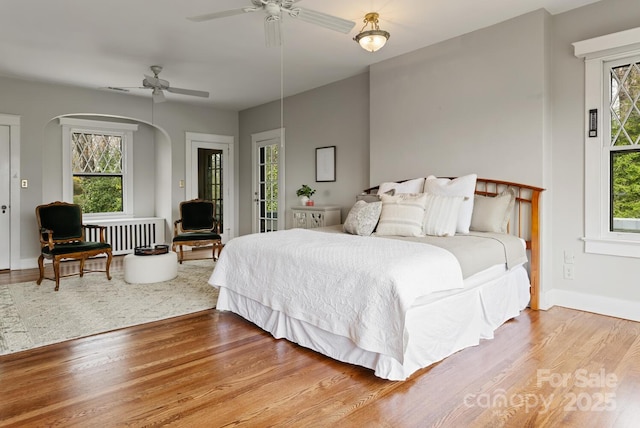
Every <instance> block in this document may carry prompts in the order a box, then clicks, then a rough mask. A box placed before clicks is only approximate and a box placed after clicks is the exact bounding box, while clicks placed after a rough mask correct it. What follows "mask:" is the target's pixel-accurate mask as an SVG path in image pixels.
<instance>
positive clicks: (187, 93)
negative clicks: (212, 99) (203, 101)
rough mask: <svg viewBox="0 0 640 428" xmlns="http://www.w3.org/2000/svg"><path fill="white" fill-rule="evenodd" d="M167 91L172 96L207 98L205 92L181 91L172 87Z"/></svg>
mask: <svg viewBox="0 0 640 428" xmlns="http://www.w3.org/2000/svg"><path fill="white" fill-rule="evenodd" d="M167 91H169V92H173V93H174V94H182V95H193V96H195V97H203V98H209V92H206V91H194V90H193V89H182V88H172V87H168V88H167Z"/></svg>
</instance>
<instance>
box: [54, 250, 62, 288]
mask: <svg viewBox="0 0 640 428" xmlns="http://www.w3.org/2000/svg"><path fill="white" fill-rule="evenodd" d="M53 275H54V276H55V279H56V288H55V291H58V289H59V288H60V259H59V258H57V257H54V258H53Z"/></svg>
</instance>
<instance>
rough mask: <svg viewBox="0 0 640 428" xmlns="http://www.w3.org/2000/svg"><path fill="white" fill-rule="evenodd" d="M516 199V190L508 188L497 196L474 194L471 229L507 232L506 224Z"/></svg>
mask: <svg viewBox="0 0 640 428" xmlns="http://www.w3.org/2000/svg"><path fill="white" fill-rule="evenodd" d="M515 200H516V192H515V191H514V190H513V189H511V188H509V189H506V190H505V191H504V192H502V193H500V194H499V195H498V196H482V195H476V197H475V203H474V206H473V216H472V217H471V230H475V231H478V232H498V233H507V226H508V224H509V219H510V218H511V212H512V211H513V205H514V204H515Z"/></svg>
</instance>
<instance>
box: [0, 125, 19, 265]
mask: <svg viewBox="0 0 640 428" xmlns="http://www.w3.org/2000/svg"><path fill="white" fill-rule="evenodd" d="M20 121H21V117H20V116H16V115H12V114H0V125H5V126H8V127H9V152H10V156H11V160H10V162H9V163H10V166H9V169H10V173H9V174H10V176H11V184H10V185H9V193H10V198H9V204H10V207H11V209H10V211H9V212H10V215H11V218H10V222H11V232H10V233H11V237H10V239H11V248H10V250H11V256H10V257H11V261H10V266H9V267H10V269H11V270H18V269H23V267H22V261H21V260H20V248H21V247H20V231H21V225H20V218H21V216H20V211H21V205H20V191H21V190H22V189H21V188H20V179H21V177H20Z"/></svg>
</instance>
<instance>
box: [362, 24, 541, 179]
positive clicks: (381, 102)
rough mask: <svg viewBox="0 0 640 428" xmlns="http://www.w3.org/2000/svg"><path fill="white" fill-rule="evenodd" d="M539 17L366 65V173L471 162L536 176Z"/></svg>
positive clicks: (420, 171) (412, 172) (460, 166)
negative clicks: (368, 125) (368, 126)
mask: <svg viewBox="0 0 640 428" xmlns="http://www.w3.org/2000/svg"><path fill="white" fill-rule="evenodd" d="M547 18H548V14H547V13H546V12H544V11H538V12H534V13H530V14H527V15H524V16H521V17H519V18H516V19H512V20H510V21H506V22H503V23H501V24H498V25H494V26H492V27H489V28H485V29H483V30H480V31H476V32H473V33H469V34H466V35H463V36H461V37H457V38H455V39H451V40H448V41H445V42H442V43H439V44H436V45H433V46H429V47H427V48H423V49H420V50H417V51H414V52H411V53H409V54H406V55H402V56H399V57H396V58H393V59H390V60H387V61H383V62H381V63H378V64H375V65H373V66H371V68H370V74H371V183H372V184H377V183H379V182H381V181H389V180H398V179H402V178H413V177H425V176H426V175H429V174H433V175H440V176H459V175H463V174H467V173H471V172H475V173H478V175H479V176H481V177H490V178H502V179H504V180H510V181H517V182H522V183H528V184H532V185H538V186H541V185H542V184H543V176H542V148H543V136H544V120H543V118H544V96H543V95H544V85H545V81H544V78H545V70H544V67H545V64H546V61H545V57H544V49H543V40H544V22H545V20H546V19H547ZM524 159H526V160H527V162H524V163H523V162H522V161H523V160H524Z"/></svg>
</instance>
